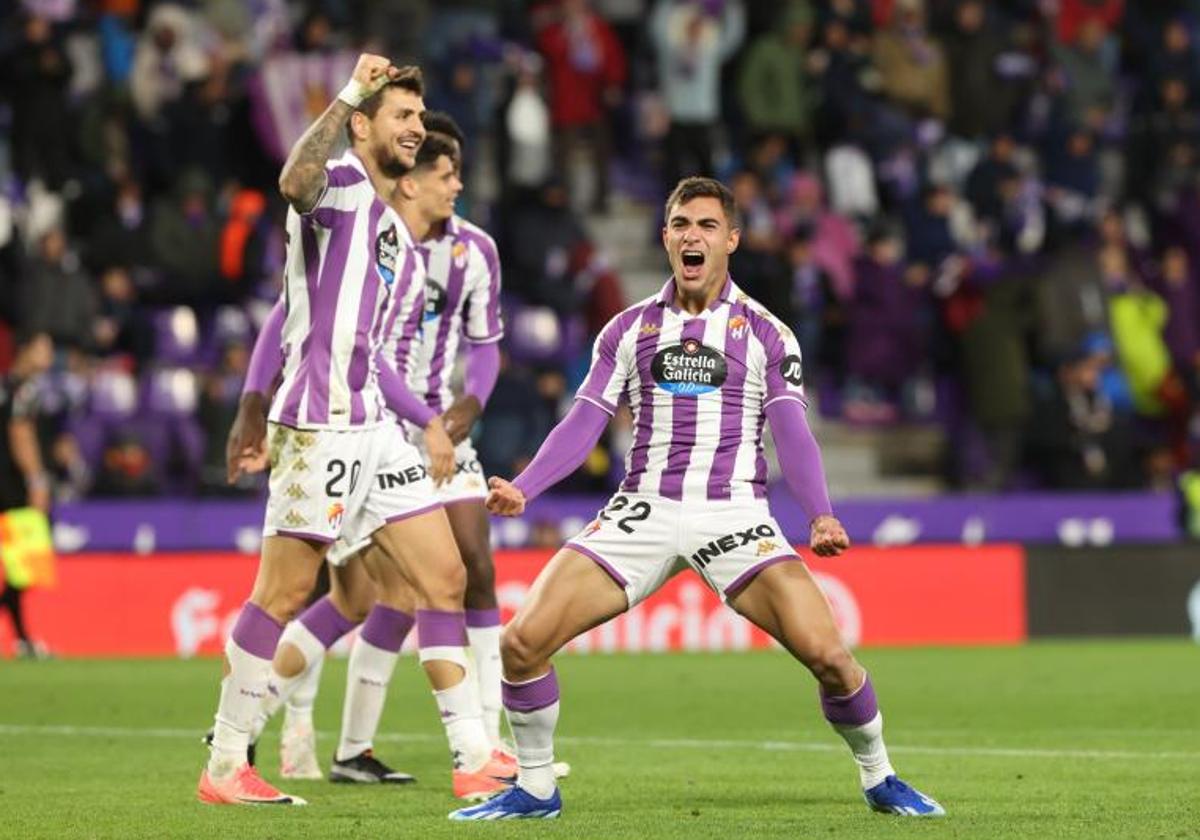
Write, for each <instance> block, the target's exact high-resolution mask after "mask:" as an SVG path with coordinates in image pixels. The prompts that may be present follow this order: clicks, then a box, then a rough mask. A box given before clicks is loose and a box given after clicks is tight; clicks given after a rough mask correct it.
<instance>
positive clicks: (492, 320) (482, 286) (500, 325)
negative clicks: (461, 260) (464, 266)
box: [463, 236, 504, 344]
mask: <svg viewBox="0 0 1200 840" xmlns="http://www.w3.org/2000/svg"><path fill="white" fill-rule="evenodd" d="M471 242H472V244H473V245H474V248H473V249H472V253H471V254H470V258H471V263H470V268H469V271H470V275H469V278H468V279H469V285H468V291H467V300H466V312H465V314H464V319H463V336H464V337H465V338H466V339H467V341H470V342H472V343H474V344H490V343H492V342H494V341H499V340H500V339H501V338H503V337H504V320H503V318H502V316H501V314H500V256H499V254H498V253H497V252H496V243H495V242H493V241H492V238H491V237H490V236H482V237H478V238H474V239H472V240H471Z"/></svg>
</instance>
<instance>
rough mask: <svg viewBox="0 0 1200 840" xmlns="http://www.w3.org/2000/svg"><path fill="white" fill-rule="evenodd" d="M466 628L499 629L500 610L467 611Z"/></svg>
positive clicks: (497, 608)
mask: <svg viewBox="0 0 1200 840" xmlns="http://www.w3.org/2000/svg"><path fill="white" fill-rule="evenodd" d="M467 626H468V627H499V626H500V608H499V607H493V608H492V609H490V610H472V609H468V610H467Z"/></svg>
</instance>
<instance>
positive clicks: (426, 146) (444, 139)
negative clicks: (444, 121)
mask: <svg viewBox="0 0 1200 840" xmlns="http://www.w3.org/2000/svg"><path fill="white" fill-rule="evenodd" d="M442 155H445V156H446V157H448V158H450V163H451V164H453V165H454V166H458V144H457V143H455V142H454V140H453V138H451V137H449V136H447V135H445V134H442V133H440V132H437V131H431V132H429V133H428V134H426V135H425V141H424V142H423V143H422V144H421V148H419V149H417V159H416V161H415V162H414V163H413V171H414V172H415V171H416V170H418V169H431V168H433V167H434V166H435V165H437V161H438V158H440V157H441V156H442Z"/></svg>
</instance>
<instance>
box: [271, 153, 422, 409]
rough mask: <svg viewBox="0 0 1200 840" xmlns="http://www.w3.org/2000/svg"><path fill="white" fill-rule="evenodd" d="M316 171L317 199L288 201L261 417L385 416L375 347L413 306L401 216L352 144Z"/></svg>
mask: <svg viewBox="0 0 1200 840" xmlns="http://www.w3.org/2000/svg"><path fill="white" fill-rule="evenodd" d="M325 171H326V174H327V176H328V183H327V185H326V188H325V191H324V192H323V193H322V194H321V197H320V199H319V200H318V201H317V204H316V206H315V207H314V208H313V209H312V210H310V211H309V212H307V213H303V214H301V213H298V212H296V210H295V209H294V208H289V209H288V217H287V235H288V248H287V260H286V264H285V273H284V301H285V304H286V306H287V315H286V317H285V319H284V323H283V333H282V343H283V354H284V364H283V381H282V383H281V384H280V386H279V388H278V389H277V390H276V392H275V398H274V399H273V401H272V403H271V412H270V419H271V420H272V421H274V422H276V423H281V424H283V425H286V426H293V427H296V428H305V429H321V428H359V427H366V426H371V425H374V424H376V423H379V422H381V421H383V420H384V419H385V418H386V415H385V412H384V405H383V397H382V395H381V394H380V391H379V386H378V377H377V368H376V354H377V353H378V352H379V351H380V350H381V349H382V348H383V347H384V341H385V339H386V338H387V337H388V332H389V329H390V328H394V325H395V324H396V323H397V321H398V320H399V322H400V323H401V324H403V323H404V320H405V319H406V318H407V317H408V315H407V314H405V311H404V307H405V306H406V305H407V306H408V307H409V308H410V309H411V308H412V307H413V306H416V305H418V303H419V300H420V295H421V294H422V292H423V276H422V275H423V272H422V271H421V270H420V260H419V258H418V257H417V255H416V250H415V248H414V246H413V242H412V238H411V236H410V235H409V234H408V231H407V229H406V228H405V226H404V224H403V222H401V221H400V219H399V217H398V216H397V215H396V213H395V211H393V210H392V209H391V208H390V207H388V206H387V204H385V203H384V202H383V201H382V200H381V199H380V198H379V196H377V195H376V194H375V190H374V188H373V187H372V186H371V181H370V179H369V178H368V177H367V173H366V170H365V169H364V168H363V165H362V162H361V161H360V160H359V159H358V157H357V156H356V155H355V154H354V152H353V151H348V152H346V153H345V154H344V155H342V156H341V157H340V158H338V159H336V160H334V161H330V162H329V163H328V164H326V167H325ZM414 332H415V329H414ZM392 352H395V347H393V348H392Z"/></svg>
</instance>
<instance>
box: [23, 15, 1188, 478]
mask: <svg viewBox="0 0 1200 840" xmlns="http://www.w3.org/2000/svg"><path fill="white" fill-rule="evenodd" d="M1198 27H1200V3H1197V2H1194V0H1174V1H1172V0H1163V2H1157V3H1153V4H1147V3H1124V2H1122V0H822V1H821V2H817V0H812V1H811V2H810V0H791V2H779V3H774V2H773V3H765V2H763V3H759V2H749V0H747V2H740V0H590V2H588V0H561V2H559V1H558V0H552V1H551V2H522V1H521V0H498V1H497V2H486V1H485V0H475V1H474V2H472V0H440V2H437V3H432V2H426V1H425V0H374V2H370V3H359V2H350V0H321V1H320V2H317V1H315V0H314V2H310V3H307V4H301V3H285V2H284V0H263V2H258V3H255V4H243V3H241V2H234V0H207V1H206V2H199V0H196V2H190V3H185V2H180V3H149V2H138V0H93V2H83V0H25V2H22V3H20V4H16V8H14V9H13V10H12V11H11V13H9V15H8V17H7V19H5V20H4V25H3V26H2V27H0V33H3V34H0V105H2V108H3V110H2V112H0V123H2V124H3V129H2V130H0V184H3V187H4V188H3V190H2V191H0V370H8V368H9V365H10V363H11V359H12V358H13V356H14V353H15V352H16V351H17V349H18V348H19V347H20V346H21V345H22V343H23V342H25V341H26V340H27V339H28V338H29V337H30V336H32V335H34V334H38V333H45V334H48V335H49V336H50V337H51V338H52V339H53V341H54V343H55V347H56V354H55V362H54V364H53V366H52V367H51V369H50V370H49V371H48V372H47V373H46V374H45V375H44V377H43V381H42V384H41V387H40V388H39V393H40V396H41V399H40V405H39V409H38V411H39V413H38V416H39V428H40V431H41V436H42V443H43V448H44V452H45V459H44V460H45V463H46V464H47V465H48V468H49V469H50V470H51V471H52V474H53V481H54V487H55V492H56V496H57V498H59V499H70V498H78V497H81V496H130V495H143V494H153V493H159V492H172V493H224V492H255V491H256V489H257V486H256V485H254V484H252V483H251V484H246V485H242V486H240V487H238V488H233V490H230V488H227V487H226V486H225V483H224V475H225V468H224V443H225V435H226V432H227V430H228V427H229V424H230V422H231V420H232V417H233V416H234V413H235V411H236V405H237V400H238V396H239V393H240V388H241V383H242V378H243V376H244V373H245V370H246V364H247V356H248V348H249V346H250V343H251V342H252V339H253V336H254V334H255V330H256V329H257V325H258V324H259V323H260V322H261V320H262V318H263V317H264V316H265V314H266V312H267V310H268V309H269V308H270V306H271V304H272V303H273V301H274V299H275V297H276V296H277V294H278V289H279V278H280V269H281V263H282V254H283V246H284V242H283V228H282V224H281V219H282V214H283V209H284V205H283V204H282V202H281V201H280V199H279V197H278V194H277V191H276V188H275V181H276V179H277V177H278V172H279V167H280V163H281V161H282V159H283V155H284V154H285V152H286V149H287V148H288V146H289V145H290V143H291V141H292V140H293V139H294V138H295V136H297V135H298V134H299V131H300V130H302V129H303V127H304V126H305V125H306V124H307V122H308V120H309V119H310V118H311V116H312V109H313V108H314V107H315V108H316V109H318V110H319V108H320V107H322V106H323V105H324V103H325V102H327V101H328V99H329V96H330V94H331V93H332V92H334V91H335V90H336V88H335V87H334V85H336V84H340V81H339V80H341V79H343V78H344V77H345V76H346V74H347V71H348V70H349V69H350V67H352V66H353V61H354V56H355V55H356V54H357V53H358V52H359V51H360V48H369V49H370V50H372V51H375V52H379V53H382V54H386V55H389V56H393V57H395V59H396V60H397V61H401V60H403V61H412V62H414V63H418V64H420V65H421V66H422V67H423V68H424V70H425V72H426V78H427V82H428V86H429V95H428V97H427V103H428V105H429V106H430V107H431V108H435V109H439V110H442V111H445V112H448V113H449V114H451V115H453V116H454V117H455V119H456V120H457V121H458V122H459V123H460V124H461V125H462V127H463V129H464V130H465V132H466V134H467V135H468V136H469V137H471V138H472V143H471V144H470V151H469V153H468V158H467V161H466V167H467V170H468V179H467V180H468V185H469V189H468V192H467V193H466V194H465V195H464V199H463V202H462V204H463V211H464V213H465V215H467V216H469V217H470V218H472V219H474V220H476V221H477V222H479V223H480V224H482V225H484V226H485V227H487V228H488V229H489V230H491V231H492V232H493V233H494V235H495V236H496V239H497V240H498V242H499V245H500V248H501V257H502V263H503V266H504V283H505V295H506V296H505V311H506V319H507V322H508V338H507V339H506V342H505V345H504V363H503V368H502V372H501V379H500V382H499V386H498V387H497V388H496V391H495V395H494V396H493V398H492V399H491V401H490V403H489V405H488V407H487V413H486V414H485V417H484V422H483V426H482V429H483V434H482V436H481V439H480V441H479V447H478V448H479V451H480V454H481V457H482V459H483V460H484V462H485V468H486V469H487V471H488V472H489V473H500V474H504V475H511V474H512V473H513V472H514V471H515V470H516V469H517V468H518V467H519V466H520V465H521V464H523V463H524V462H525V461H526V460H527V459H528V458H529V456H531V455H532V453H533V452H534V451H535V449H536V446H537V445H538V443H539V442H540V441H541V440H542V438H543V437H544V436H545V434H546V432H547V431H548V430H549V428H550V427H551V425H552V424H553V422H554V421H555V419H556V418H557V417H558V416H559V414H560V413H561V411H562V410H563V408H564V404H565V403H566V402H567V401H568V400H569V397H570V395H571V394H572V393H573V391H574V388H575V386H576V385H577V384H578V379H579V377H580V375H581V373H582V371H583V370H585V369H586V366H587V360H588V355H589V353H590V348H591V341H592V338H593V337H594V336H595V335H596V333H597V331H598V329H599V327H600V326H601V325H602V324H603V323H604V322H605V321H606V320H607V319H608V318H609V317H610V316H611V315H612V314H614V313H615V312H616V311H618V310H619V309H620V308H621V307H622V306H623V305H624V304H625V302H626V293H625V292H624V290H623V289H622V287H621V281H620V278H619V277H618V275H617V274H616V272H615V271H614V270H613V268H612V267H611V266H610V261H609V259H608V258H606V257H605V255H604V253H603V243H598V242H595V241H594V240H593V239H592V237H591V236H590V235H589V233H588V225H587V215H588V214H594V215H604V214H606V213H613V212H620V211H619V209H616V207H615V204H614V200H613V196H614V194H620V195H622V196H624V197H625V198H626V199H634V200H645V201H654V202H658V201H660V200H661V196H662V195H664V194H665V192H666V190H667V189H668V188H669V186H670V185H673V184H674V182H675V180H676V179H677V178H678V177H680V176H681V175H684V174H716V175H718V176H719V177H721V178H722V179H723V180H725V181H726V182H727V183H728V184H730V186H731V187H732V188H733V190H734V191H735V194H736V196H737V198H738V200H739V203H740V205H741V208H742V211H743V215H744V219H743V237H742V243H741V247H740V249H739V251H738V252H737V253H736V254H735V257H734V261H733V265H732V271H733V274H734V276H735V277H736V278H737V279H738V282H739V284H741V285H742V286H743V287H744V288H745V289H746V290H747V292H748V293H749V294H751V295H752V296H754V297H756V298H757V299H759V300H761V301H763V302H764V303H766V304H767V305H768V306H770V307H771V308H772V309H773V310H774V311H775V313H776V314H777V315H779V316H780V317H782V318H784V319H785V320H786V321H787V322H789V323H791V324H792V325H793V326H794V329H795V331H796V333H797V334H798V336H799V338H800V342H801V345H802V347H803V349H804V352H805V355H806V364H807V370H806V379H807V383H808V389H809V392H810V394H813V395H815V396H816V398H817V402H818V405H819V407H820V411H821V412H822V414H823V415H825V416H826V417H830V418H840V419H842V420H844V421H845V422H849V423H856V424H868V425H879V426H888V425H891V424H895V423H898V422H920V423H925V424H937V425H938V426H939V427H941V428H942V429H944V431H945V439H946V441H947V445H946V446H945V452H946V458H945V464H944V474H945V478H946V482H947V485H948V486H950V487H966V488H972V489H985V490H1006V489H1013V488H1023V487H1050V488H1064V489H1103V488H1135V487H1144V486H1156V487H1165V486H1169V485H1171V484H1172V483H1173V482H1174V480H1175V479H1176V478H1177V476H1179V475H1180V474H1181V473H1186V471H1188V470H1189V469H1192V468H1194V467H1196V466H1197V458H1198V457H1200V412H1198V409H1200V285H1198V284H1200V279H1198V277H1197V272H1198V270H1200V269H1198V267H1200V180H1198V178H1197V176H1198V174H1200V110H1198V109H1197V108H1198V105H1200V49H1198V48H1197V44H1196V39H1197V37H1198V36H1200V29H1198ZM646 235H647V237H648V238H649V237H651V236H652V235H653V236H657V221H656V222H655V229H654V231H650V230H647V234H646ZM618 429H619V425H618ZM624 443H627V440H626V441H624ZM624 443H623V439H622V433H621V432H620V431H617V432H616V433H614V434H613V436H612V440H610V441H608V446H609V448H610V449H611V450H622V446H623V445H624ZM611 455H612V453H611V452H606V451H597V453H595V457H594V458H593V459H591V460H590V461H589V464H588V466H587V467H586V468H585V469H584V470H582V471H581V473H580V474H579V475H577V476H576V477H575V478H574V479H572V480H571V481H570V482H568V485H567V486H568V487H571V488H574V489H583V490H605V489H608V488H609V486H610V479H611V476H610V473H611V472H612V470H613V465H614V464H616V463H619V460H620V459H619V458H614V457H611Z"/></svg>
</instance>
